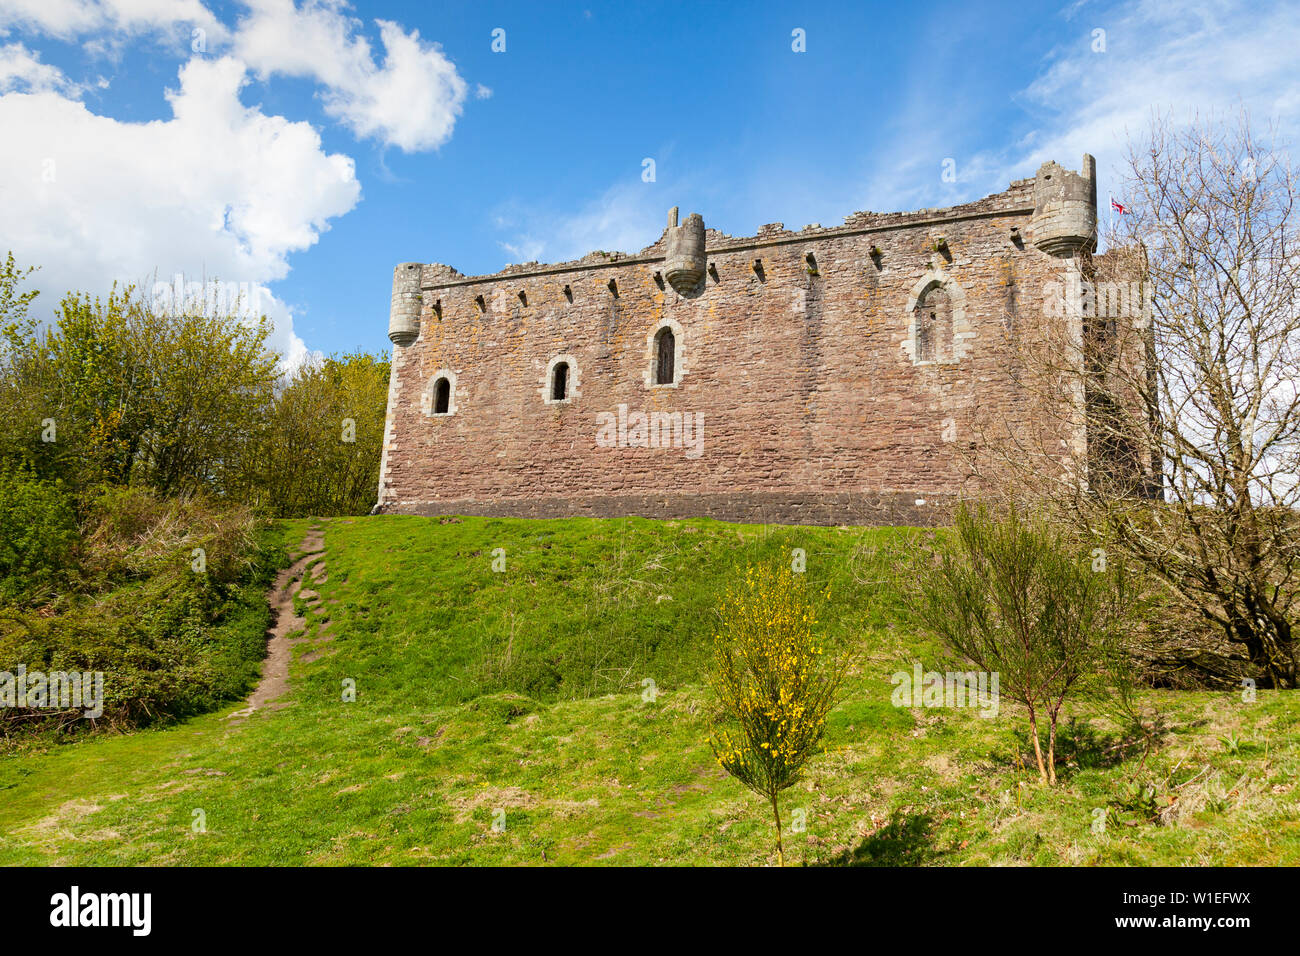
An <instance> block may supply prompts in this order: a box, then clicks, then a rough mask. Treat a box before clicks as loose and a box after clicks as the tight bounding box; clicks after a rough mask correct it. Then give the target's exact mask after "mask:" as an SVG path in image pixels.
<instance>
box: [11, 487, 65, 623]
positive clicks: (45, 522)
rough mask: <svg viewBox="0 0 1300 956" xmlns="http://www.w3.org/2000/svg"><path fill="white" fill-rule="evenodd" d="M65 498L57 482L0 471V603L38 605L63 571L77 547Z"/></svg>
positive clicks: (63, 575)
mask: <svg viewBox="0 0 1300 956" xmlns="http://www.w3.org/2000/svg"><path fill="white" fill-rule="evenodd" d="M77 542H78V535H77V519H76V513H75V511H74V509H73V506H72V501H71V499H70V498H69V497H68V496H67V495H66V494H65V493H64V490H63V486H62V485H61V484H59V483H57V482H52V481H41V480H39V479H37V478H34V477H32V476H31V475H30V474H28V473H26V472H24V471H0V604H19V603H21V604H28V605H32V604H38V603H40V602H42V601H44V600H45V599H47V598H49V597H50V596H51V594H52V593H53V592H54V591H55V589H57V587H58V586H59V585H60V584H62V583H63V582H64V581H65V580H66V579H67V577H68V575H69V566H70V564H71V562H72V559H73V555H74V553H75V551H76V548H77Z"/></svg>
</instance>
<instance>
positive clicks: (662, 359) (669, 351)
mask: <svg viewBox="0 0 1300 956" xmlns="http://www.w3.org/2000/svg"><path fill="white" fill-rule="evenodd" d="M676 348H677V342H676V340H675V338H674V337H673V330H672V329H660V330H659V334H658V335H656V336H655V358H656V361H655V384H656V385H671V384H672V383H673V372H674V366H673V363H674V361H675V358H676V356H675V354H674V353H675V352H676Z"/></svg>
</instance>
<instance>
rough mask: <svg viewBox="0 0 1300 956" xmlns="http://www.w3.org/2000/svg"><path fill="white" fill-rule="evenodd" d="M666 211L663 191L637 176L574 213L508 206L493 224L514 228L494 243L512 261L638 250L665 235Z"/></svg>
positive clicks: (567, 257)
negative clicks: (633, 180) (510, 233)
mask: <svg viewBox="0 0 1300 956" xmlns="http://www.w3.org/2000/svg"><path fill="white" fill-rule="evenodd" d="M667 212H668V209H667V207H666V206H664V200H663V194H662V193H661V192H660V191H658V190H657V189H655V188H654V186H652V185H649V184H646V183H642V182H640V181H639V180H638V181H636V182H634V183H623V184H619V185H617V186H612V187H610V188H609V189H607V190H606V191H605V192H604V193H603V194H602V195H600V196H598V197H597V198H595V199H593V200H591V201H590V202H588V203H586V204H585V205H583V206H582V207H581V208H580V209H579V210H578V211H577V212H576V213H573V214H572V215H557V214H556V213H555V212H554V211H553V210H549V209H544V208H531V207H530V208H527V209H524V208H521V207H519V206H517V205H514V204H508V205H504V206H502V207H501V208H499V209H498V210H497V211H496V212H495V214H494V216H493V222H494V224H495V225H496V226H497V228H498V229H502V230H510V231H512V232H513V235H512V236H511V238H510V239H505V240H499V241H498V243H497V244H498V245H499V246H500V247H501V249H502V250H503V251H504V252H506V253H507V254H508V255H509V256H510V259H511V262H514V263H518V262H529V261H533V260H542V259H544V260H545V261H547V262H564V261H567V260H569V259H580V258H582V257H583V256H585V255H586V254H587V253H589V252H595V251H597V250H602V251H605V252H627V253H636V252H640V251H641V250H642V249H644V248H645V247H646V246H648V245H650V244H651V243H653V242H656V241H657V240H658V239H659V237H660V235H662V234H663V229H664V224H665V223H666V222H667V219H666V214H667ZM449 264H450V265H455V263H449Z"/></svg>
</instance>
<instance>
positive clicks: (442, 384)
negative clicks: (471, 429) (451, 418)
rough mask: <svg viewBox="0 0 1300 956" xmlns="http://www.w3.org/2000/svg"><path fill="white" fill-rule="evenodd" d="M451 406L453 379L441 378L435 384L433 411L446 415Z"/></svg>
mask: <svg viewBox="0 0 1300 956" xmlns="http://www.w3.org/2000/svg"><path fill="white" fill-rule="evenodd" d="M450 408H451V381H450V380H449V379H446V378H440V379H438V381H437V382H436V383H435V384H434V386H433V413H434V414H435V415H446V414H447V412H448V411H449V410H450Z"/></svg>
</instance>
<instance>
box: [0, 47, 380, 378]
mask: <svg viewBox="0 0 1300 956" xmlns="http://www.w3.org/2000/svg"><path fill="white" fill-rule="evenodd" d="M179 77H180V87H179V89H177V90H175V91H169V92H168V94H167V98H168V101H169V102H170V104H171V107H172V113H173V116H172V118H170V119H167V120H156V121H153V122H147V123H124V122H119V121H117V120H115V119H112V118H109V117H105V116H99V115H96V114H94V113H92V112H91V111H90V110H88V109H87V108H86V106H85V105H83V104H82V103H80V102H77V101H76V100H75V99H73V98H70V97H69V96H67V95H64V94H63V93H61V92H59V91H57V90H56V89H45V90H43V91H40V92H31V93H19V92H10V93H6V94H4V95H2V96H0V128H3V129H4V130H5V133H6V139H7V142H8V145H7V148H6V149H5V150H3V151H0V208H3V209H4V210H5V215H4V217H3V218H2V219H0V250H8V249H12V250H13V251H14V254H15V256H17V257H19V258H20V260H21V262H22V264H23V265H39V266H41V271H40V272H38V273H37V274H36V276H35V277H34V278H35V280H36V281H35V283H34V285H35V287H36V288H39V289H41V290H42V292H43V294H42V298H41V300H39V302H40V305H41V306H42V310H43V311H47V310H50V309H51V308H52V307H53V306H54V305H55V304H56V302H57V299H58V298H59V297H60V296H61V295H62V293H63V292H64V291H66V290H69V289H78V290H85V291H89V292H94V293H102V292H103V291H104V290H106V288H107V287H108V285H109V284H110V283H111V282H112V281H114V280H118V281H124V282H134V283H135V284H137V285H140V286H142V287H144V288H145V289H149V288H151V287H152V284H153V281H154V277H155V274H156V275H157V276H159V277H161V278H169V277H170V276H172V275H173V274H174V273H177V272H181V273H184V274H185V275H186V277H187V279H199V278H204V277H206V278H209V279H220V280H223V281H226V282H235V283H250V284H254V285H256V286H258V287H261V288H262V289H263V290H265V284H266V283H268V282H272V281H274V280H276V279H280V278H283V277H284V276H285V275H286V274H287V273H288V271H289V265H288V256H289V254H290V253H292V252H298V251H301V250H304V249H307V248H308V247H310V246H311V245H312V244H313V243H315V242H316V240H317V238H318V237H319V235H320V233H321V231H322V230H324V229H326V228H328V221H329V220H330V219H332V218H334V217H336V216H341V215H343V214H344V213H346V212H348V211H349V210H350V209H352V207H353V206H354V205H355V204H356V203H357V201H358V199H359V198H360V185H359V183H358V182H357V179H356V174H355V169H354V165H353V162H352V160H351V159H350V158H348V157H346V156H343V155H340V154H326V153H325V152H324V151H323V150H322V148H321V142H320V137H319V135H318V134H317V133H316V131H315V130H314V129H312V127H311V126H310V125H309V124H307V123H302V122H297V123H295V122H290V121H289V120H286V119H284V118H283V117H278V116H267V115H265V114H263V113H262V112H261V111H260V110H259V109H257V108H250V107H246V106H244V105H243V104H242V103H241V102H240V100H239V90H240V88H241V87H242V85H243V84H244V82H245V79H246V74H245V70H244V66H243V64H242V63H240V62H238V61H236V60H234V59H230V58H222V59H217V60H212V59H194V60H191V61H190V62H189V63H187V64H186V65H185V66H184V67H182V68H181V70H180V73H179ZM263 305H264V307H265V309H266V311H267V312H268V314H270V315H271V317H272V318H273V319H274V320H276V332H275V335H274V340H273V344H274V345H275V347H276V348H277V349H279V350H280V351H281V352H282V353H285V354H287V355H290V356H295V355H296V356H302V355H303V354H305V351H306V349H305V346H304V344H303V342H302V340H301V339H300V338H299V337H298V336H297V335H296V334H295V333H294V331H293V324H292V315H291V312H290V310H289V309H288V308H287V307H286V306H285V305H284V303H282V302H279V301H278V300H276V299H275V298H274V297H273V296H270V294H269V292H268V293H265V295H264V296H263Z"/></svg>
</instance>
